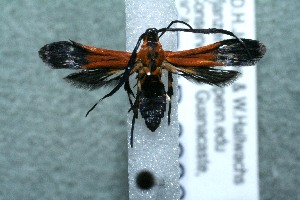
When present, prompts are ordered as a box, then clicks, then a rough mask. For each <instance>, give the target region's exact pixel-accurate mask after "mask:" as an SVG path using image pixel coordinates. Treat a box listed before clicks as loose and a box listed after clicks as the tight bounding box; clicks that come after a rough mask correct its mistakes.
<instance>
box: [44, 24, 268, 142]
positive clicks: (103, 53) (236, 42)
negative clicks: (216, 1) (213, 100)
mask: <svg viewBox="0 0 300 200" xmlns="http://www.w3.org/2000/svg"><path fill="white" fill-rule="evenodd" d="M176 23H180V24H183V25H185V26H186V28H177V27H175V28H173V27H172V26H173V24H176ZM166 32H191V33H199V34H225V35H229V36H231V37H233V38H232V39H226V40H223V41H219V42H216V43H213V44H210V45H207V46H203V47H198V48H195V49H190V50H184V51H176V52H172V51H165V50H164V49H163V47H162V45H161V43H160V41H159V38H160V37H162V36H163V35H164V34H165V33H166ZM265 52H266V47H265V46H264V45H263V44H262V43H260V42H259V41H257V40H251V39H241V38H239V37H237V36H236V35H234V34H233V33H232V32H230V31H227V30H224V29H216V28H210V29H194V28H192V27H191V26H190V25H189V24H188V23H186V22H184V21H179V20H175V21H172V22H171V23H170V24H169V25H168V26H167V27H165V28H161V29H156V28H149V29H147V30H146V31H145V32H144V33H143V34H141V35H140V37H139V38H138V40H137V43H136V45H135V47H134V50H133V51H132V52H131V53H130V52H124V51H116V50H108V49H103V48H96V47H93V46H88V45H84V44H80V43H77V42H74V41H71V40H70V41H60V42H54V43H51V44H47V45H45V46H44V47H42V48H41V49H40V50H39V56H40V58H41V59H42V60H43V61H44V62H45V63H46V64H48V65H49V66H50V67H52V68H54V69H61V68H66V69H72V70H76V72H75V73H72V74H70V75H68V76H67V77H65V80H66V81H68V82H70V83H71V84H72V85H73V86H76V87H80V88H84V89H89V90H94V89H98V88H101V87H104V86H111V87H113V89H112V90H111V91H110V92H109V93H108V94H106V95H105V96H104V97H102V98H101V99H99V100H98V101H97V103H96V104H95V105H94V106H93V107H92V108H91V109H90V110H89V111H88V112H87V114H86V116H87V115H88V114H89V113H90V112H91V111H92V110H93V109H94V108H95V107H96V106H97V104H98V103H99V102H101V101H102V100H103V99H105V98H107V97H110V96H112V95H113V94H114V93H115V92H117V91H118V90H119V89H120V88H121V87H124V89H125V91H126V92H127V94H128V98H129V102H130V105H131V107H130V109H129V111H132V112H133V118H132V127H131V138H130V145H131V147H132V146H133V132H134V124H135V119H137V118H138V111H140V113H141V116H142V117H143V118H144V120H145V123H146V126H147V127H148V129H150V130H151V131H152V132H154V131H155V130H156V129H157V128H158V127H159V125H160V122H161V119H162V118H163V117H164V115H165V112H166V110H167V103H168V124H170V115H171V98H172V95H173V77H172V76H173V74H178V75H180V76H183V77H184V78H186V79H188V80H190V81H193V82H196V83H205V84H209V85H213V86H220V87H222V86H226V85H229V84H231V83H232V82H233V81H235V80H236V79H237V78H238V77H239V75H240V73H239V72H238V71H234V70H224V69H219V68H216V67H217V66H251V65H255V64H256V63H257V62H258V61H259V60H260V59H261V58H262V57H263V55H264V54H265ZM163 70H166V72H167V73H166V74H167V79H168V85H167V87H166V88H165V86H164V83H163V82H162V75H163V73H162V72H163ZM133 74H135V75H136V81H137V83H136V88H137V92H136V94H134V93H133V91H132V89H131V86H130V83H129V80H130V79H129V77H130V76H131V75H133ZM133 99H134V100H133Z"/></svg>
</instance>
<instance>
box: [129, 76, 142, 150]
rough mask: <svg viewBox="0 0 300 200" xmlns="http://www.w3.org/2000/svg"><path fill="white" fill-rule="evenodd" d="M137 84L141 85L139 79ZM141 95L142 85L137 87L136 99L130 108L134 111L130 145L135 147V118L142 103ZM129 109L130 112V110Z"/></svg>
mask: <svg viewBox="0 0 300 200" xmlns="http://www.w3.org/2000/svg"><path fill="white" fill-rule="evenodd" d="M137 85H138V86H139V85H140V84H139V80H138V83H137ZM140 96H141V90H140V87H137V94H136V99H135V101H134V104H133V105H132V106H131V108H130V110H129V111H131V110H132V112H133V117H132V123H131V133H130V147H131V148H132V147H133V131H134V124H135V119H137V118H138V109H139V105H140ZM129 111H128V112H129Z"/></svg>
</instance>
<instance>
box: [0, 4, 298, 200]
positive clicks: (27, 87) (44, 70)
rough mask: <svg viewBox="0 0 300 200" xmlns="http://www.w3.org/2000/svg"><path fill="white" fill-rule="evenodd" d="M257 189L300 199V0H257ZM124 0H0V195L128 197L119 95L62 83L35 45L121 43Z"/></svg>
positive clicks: (123, 108) (123, 105)
mask: <svg viewBox="0 0 300 200" xmlns="http://www.w3.org/2000/svg"><path fill="white" fill-rule="evenodd" d="M256 8H257V9H256V11H257V13H256V14H257V18H256V21H257V38H258V39H259V40H261V41H262V42H264V43H265V44H266V46H267V48H268V52H267V54H266V56H265V57H264V58H263V59H262V61H261V62H260V63H259V64H258V109H259V112H258V117H259V118H258V120H259V121H258V123H259V146H260V147H259V159H260V160H259V161H260V164H259V170H260V195H261V199H263V200H266V199H272V200H273V199H278V200H279V199H291V200H292V199H293V200H294V199H300V191H299V185H300V177H299V174H300V162H299V160H300V148H299V147H298V146H299V144H300V115H299V113H300V105H299V99H300V87H299V83H300V66H299V63H300V55H299V51H298V46H299V39H300V34H299V33H298V30H299V29H300V21H299V17H298V15H299V14H298V13H299V10H300V2H299V0H290V1H274V0H258V1H257V2H256ZM124 9H125V8H124V2H123V0H107V1H105V0H102V1H92V0H88V1H81V0H73V1H71V2H70V1H62V0H61V1H59V0H52V1H46V0H40V1H32V0H23V1H21V0H20V1H11V0H2V1H1V2H0V18H1V21H0V81H1V82H0V84H1V85H0V94H1V97H0V113H1V115H0V199H128V185H127V139H126V137H127V131H126V130H127V126H126V120H127V119H126V116H127V115H126V113H127V109H128V107H127V96H126V94H125V92H124V91H120V92H118V93H117V94H115V95H114V97H113V98H110V99H108V100H106V101H103V102H102V103H101V105H99V106H98V107H97V108H96V110H95V111H93V112H92V113H91V114H90V115H89V117H87V118H85V117H84V115H85V113H86V111H87V110H88V109H89V108H90V106H92V105H93V103H95V101H96V100H97V99H99V98H100V97H102V96H103V95H104V94H106V93H107V92H108V90H106V89H104V90H97V91H93V92H89V91H84V90H80V89H77V88H72V87H70V86H69V85H68V84H67V83H65V82H64V81H63V80H62V77H64V76H65V75H67V74H68V71H67V70H51V69H49V68H48V67H46V66H45V65H44V64H43V63H42V62H41V60H40V59H39V57H38V55H37V51H38V50H39V48H40V47H42V46H43V45H44V44H46V43H50V42H54V41H59V40H66V39H72V40H75V41H80V42H81V43H84V44H90V45H94V46H98V47H104V48H109V49H118V50H125V13H124Z"/></svg>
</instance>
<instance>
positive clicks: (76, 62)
mask: <svg viewBox="0 0 300 200" xmlns="http://www.w3.org/2000/svg"><path fill="white" fill-rule="evenodd" d="M39 55H40V57H41V59H42V60H43V61H44V62H45V63H47V64H48V65H50V67H52V68H55V69H61V68H67V69H82V70H81V71H79V72H77V73H72V74H70V75H68V76H67V77H65V79H66V80H67V81H69V82H70V83H71V84H73V85H74V86H77V87H83V88H87V89H96V88H99V87H102V86H107V85H111V84H116V83H117V82H118V80H119V79H120V77H121V74H120V73H119V74H118V72H121V71H122V70H124V68H125V67H126V66H127V64H128V61H129V58H130V56H131V53H128V52H124V51H115V50H108V49H102V48H96V47H92V46H87V45H83V44H80V43H76V42H74V41H61V42H54V43H51V44H47V45H45V46H44V47H42V48H41V49H40V51H39Z"/></svg>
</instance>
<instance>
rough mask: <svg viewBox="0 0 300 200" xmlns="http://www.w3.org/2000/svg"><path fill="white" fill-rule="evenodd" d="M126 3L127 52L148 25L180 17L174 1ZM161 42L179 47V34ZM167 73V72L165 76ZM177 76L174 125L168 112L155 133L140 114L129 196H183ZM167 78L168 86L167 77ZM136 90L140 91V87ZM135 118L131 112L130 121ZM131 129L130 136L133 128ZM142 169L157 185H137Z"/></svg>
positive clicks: (130, 166)
mask: <svg viewBox="0 0 300 200" xmlns="http://www.w3.org/2000/svg"><path fill="white" fill-rule="evenodd" d="M125 6H126V37H127V43H126V49H127V51H132V50H133V48H134V47H135V45H136V42H137V40H138V38H139V36H140V35H141V34H142V33H144V32H145V31H146V29H147V28H157V29H159V28H162V27H166V26H167V25H168V24H169V23H170V22H171V21H172V20H175V19H177V13H176V8H175V2H174V0H156V1H143V0H126V1H125ZM161 43H162V46H163V48H164V49H165V50H176V49H177V42H176V34H171V33H166V34H165V35H164V36H163V37H162V38H161ZM166 75H167V74H166V73H165V74H164V77H166ZM133 76H134V75H133ZM174 78H175V79H174V87H175V95H174V96H173V100H172V106H173V109H172V113H173V114H172V116H171V117H172V118H171V125H170V126H168V123H167V112H166V113H165V117H164V118H163V120H162V121H161V125H160V127H159V128H158V129H157V130H156V131H155V132H154V133H153V132H151V131H150V130H148V129H147V127H146V125H145V122H144V119H143V118H142V117H141V115H140V113H139V119H137V120H136V123H135V129H134V138H133V148H130V146H129V145H128V146H129V148H128V174H129V199H137V200H140V199H143V200H146V199H167V200H172V199H174V200H175V199H179V168H178V152H179V150H178V119H177V90H176V85H177V79H176V77H174ZM163 81H164V83H165V86H166V83H167V82H166V79H165V78H164V79H163ZM131 83H134V84H135V83H136V79H135V78H133V79H131ZM133 89H134V90H136V87H134V88H133ZM166 89H167V88H166ZM167 107H168V106H167ZM131 119H132V114H131V113H130V114H129V119H128V121H129V123H130V124H131ZM128 132H129V136H128V137H130V130H129V131H128ZM142 171H148V172H150V173H152V175H153V176H154V179H155V182H156V183H157V184H156V186H154V187H152V188H151V189H149V190H142V189H140V188H138V187H137V184H136V177H137V176H138V174H139V173H140V172H142Z"/></svg>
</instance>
